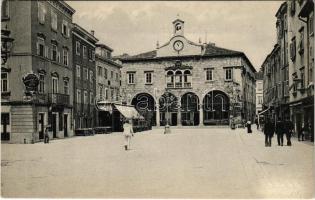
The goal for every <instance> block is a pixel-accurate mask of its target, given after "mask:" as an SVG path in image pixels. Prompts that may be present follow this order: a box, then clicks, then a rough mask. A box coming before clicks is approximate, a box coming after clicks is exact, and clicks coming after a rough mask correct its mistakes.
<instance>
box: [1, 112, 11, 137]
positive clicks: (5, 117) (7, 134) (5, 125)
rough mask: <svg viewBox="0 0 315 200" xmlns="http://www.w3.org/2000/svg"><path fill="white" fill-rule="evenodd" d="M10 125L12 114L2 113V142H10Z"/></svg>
mask: <svg viewBox="0 0 315 200" xmlns="http://www.w3.org/2000/svg"><path fill="white" fill-rule="evenodd" d="M9 125H10V114H9V113H1V129H2V130H1V140H10V132H9V131H8V126H9Z"/></svg>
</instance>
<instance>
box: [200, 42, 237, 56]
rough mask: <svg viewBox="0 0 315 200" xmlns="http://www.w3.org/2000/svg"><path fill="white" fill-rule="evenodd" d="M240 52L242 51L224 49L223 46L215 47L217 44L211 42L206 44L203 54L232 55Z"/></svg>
mask: <svg viewBox="0 0 315 200" xmlns="http://www.w3.org/2000/svg"><path fill="white" fill-rule="evenodd" d="M240 53H242V52H240V51H234V50H230V49H225V48H221V47H217V46H215V45H213V44H207V46H206V50H205V54H204V55H211V56H215V55H234V54H240Z"/></svg>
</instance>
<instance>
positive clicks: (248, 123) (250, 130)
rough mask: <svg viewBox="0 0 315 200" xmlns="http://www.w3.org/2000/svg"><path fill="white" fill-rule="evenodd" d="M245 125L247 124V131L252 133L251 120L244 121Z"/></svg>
mask: <svg viewBox="0 0 315 200" xmlns="http://www.w3.org/2000/svg"><path fill="white" fill-rule="evenodd" d="M246 126H247V133H252V132H253V131H252V122H251V121H249V120H248V121H247V123H246Z"/></svg>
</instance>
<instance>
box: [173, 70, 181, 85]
mask: <svg viewBox="0 0 315 200" xmlns="http://www.w3.org/2000/svg"><path fill="white" fill-rule="evenodd" d="M182 78H183V74H182V72H181V71H179V70H178V71H176V72H175V87H176V88H180V87H182V82H183V79H182Z"/></svg>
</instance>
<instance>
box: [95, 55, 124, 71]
mask: <svg viewBox="0 0 315 200" xmlns="http://www.w3.org/2000/svg"><path fill="white" fill-rule="evenodd" d="M95 58H96V61H102V62H105V63H107V64H110V65H113V66H116V67H118V68H122V66H121V65H120V64H119V63H117V62H115V60H111V59H107V58H104V57H102V56H99V55H97V54H95Z"/></svg>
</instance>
